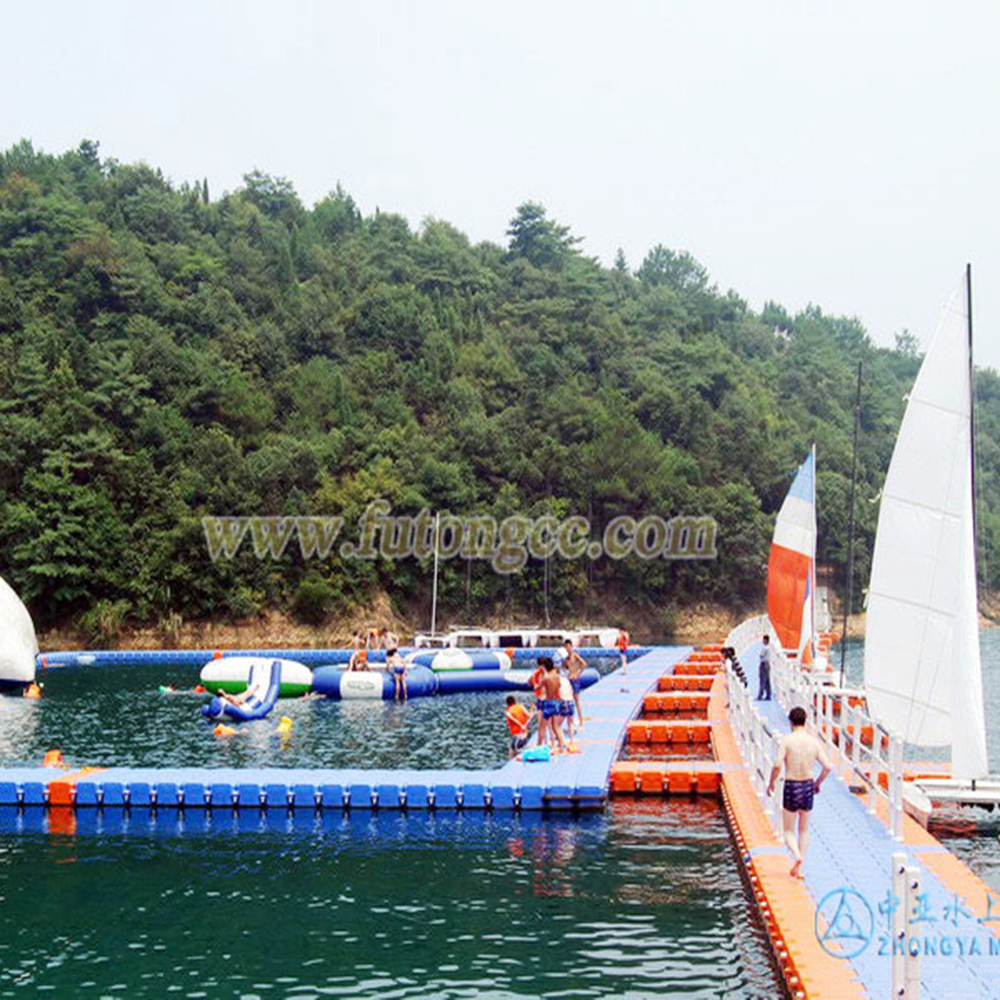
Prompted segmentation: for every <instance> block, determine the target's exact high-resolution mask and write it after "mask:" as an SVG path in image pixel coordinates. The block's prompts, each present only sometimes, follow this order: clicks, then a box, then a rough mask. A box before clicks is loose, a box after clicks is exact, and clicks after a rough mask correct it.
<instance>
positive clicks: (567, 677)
mask: <svg viewBox="0 0 1000 1000" xmlns="http://www.w3.org/2000/svg"><path fill="white" fill-rule="evenodd" d="M586 667H587V661H586V660H584V658H583V657H582V656H581V655H580V654H579V653H578V652H577V651H576V649H575V648H574V646H573V642H572V640H571V639H567V640H566V641H565V642H564V643H563V645H562V647H561V648H558V649H556V650H555V651H554V652H553V654H552V656H541V657H539V658H538V666H537V668H536V669H535V671H534V673H533V674H532V675H531V678H530V679H529V684H530V685H531V688H532V690H533V691H534V694H535V704H534V705H533V706H532V707H530V708H529V707H527V706H525V705H523V704H521V703H520V702H519V701H518V700H517V699H516V698H515V697H514V696H513V695H508V697H507V711H506V716H505V717H506V720H507V726H508V728H509V729H510V756H511V757H515V756H517V754H518V753H520V752H521V751H522V750H524V748H525V747H526V746H527V745H528V742H529V740H530V726H531V722H532V720H533V719H537V720H538V731H537V735H536V745H537V746H543V745H548V746H550V747H551V748H552V750H553V751H554V752H556V753H560V752H566V753H575V752H576V747H575V746H574V744H573V738H574V736H575V735H576V734H577V733H578V732H579V731H580V730H581V729H582V728H583V709H582V708H581V706H580V691H581V689H582V687H583V684H582V680H581V677H582V675H583V671H584V670H585V669H586Z"/></svg>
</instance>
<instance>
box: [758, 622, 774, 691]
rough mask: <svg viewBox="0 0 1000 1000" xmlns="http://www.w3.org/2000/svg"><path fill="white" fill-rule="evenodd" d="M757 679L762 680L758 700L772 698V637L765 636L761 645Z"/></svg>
mask: <svg viewBox="0 0 1000 1000" xmlns="http://www.w3.org/2000/svg"><path fill="white" fill-rule="evenodd" d="M757 679H758V681H759V682H760V683H759V685H758V688H757V700H758V701H770V700H771V637H770V636H769V635H765V636H764V644H763V645H762V646H761V647H760V663H759V665H758V671H757Z"/></svg>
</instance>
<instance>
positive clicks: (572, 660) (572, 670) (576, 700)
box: [563, 639, 587, 729]
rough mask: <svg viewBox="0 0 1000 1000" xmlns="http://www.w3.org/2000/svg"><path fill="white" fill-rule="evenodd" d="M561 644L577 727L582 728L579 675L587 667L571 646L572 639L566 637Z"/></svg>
mask: <svg viewBox="0 0 1000 1000" xmlns="http://www.w3.org/2000/svg"><path fill="white" fill-rule="evenodd" d="M563 645H564V646H565V647H566V659H565V661H564V663H565V666H566V671H567V673H568V674H569V683H570V686H571V687H572V688H573V704H574V705H575V706H576V717H577V719H578V720H579V723H578V726H577V728H578V729H582V728H583V709H582V708H581V707H580V690H581V688H582V687H583V684H582V682H581V680H580V676H581V674H582V673H583V672H584V670H586V669H587V661H586V660H585V659H584V658H583V657H582V656H581V655H580V654H579V653H578V652H577V651H576V650H575V649H574V648H573V640H572V639H567V640H566V641H565V642H564V643H563Z"/></svg>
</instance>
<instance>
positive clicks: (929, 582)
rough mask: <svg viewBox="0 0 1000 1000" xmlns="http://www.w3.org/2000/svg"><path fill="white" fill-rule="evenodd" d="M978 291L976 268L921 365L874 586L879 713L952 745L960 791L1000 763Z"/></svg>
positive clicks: (910, 733) (918, 739)
mask: <svg viewBox="0 0 1000 1000" xmlns="http://www.w3.org/2000/svg"><path fill="white" fill-rule="evenodd" d="M971 291H972V280H971V269H969V268H967V269H966V274H965V280H964V281H963V283H962V286H961V287H960V288H959V289H958V290H957V291H956V292H955V294H954V295H953V296H952V298H951V300H950V301H949V303H948V305H947V306H946V307H945V310H944V313H943V315H942V318H941V322H940V324H939V326H938V329H937V332H936V333H935V335H934V339H933V340H932V342H931V345H930V348H929V349H928V351H927V355H926V357H925V358H924V361H923V364H922V365H921V367H920V372H919V374H918V375H917V380H916V383H915V384H914V386H913V390H912V392H911V393H910V396H909V401H908V403H907V406H906V412H905V414H904V416H903V422H902V425H901V426H900V429H899V437H898V438H897V440H896V447H895V450H894V451H893V454H892V461H891V462H890V464H889V471H888V474H887V476H886V481H885V486H884V488H883V490H882V502H881V507H880V509H879V516H878V526H877V529H876V534H875V551H874V555H873V559H872V571H871V582H870V584H869V588H868V616H867V624H866V629H865V661H864V680H865V691H866V695H867V699H868V705H869V708H870V710H871V712H872V714H873V716H874V717H875V718H876V719H878V720H879V721H880V722H882V724H883V725H885V726H887V727H888V728H889V729H890V730H892V731H894V732H897V733H898V734H899V735H900V736H901V737H902V738H903V739H904V741H905V742H906V743H909V744H918V745H921V746H939V747H943V746H948V747H950V748H951V764H952V781H951V785H952V787H953V788H957V787H959V786H962V787H966V788H968V789H969V790H970V791H972V792H974V791H975V789H976V781H977V780H979V779H982V778H984V777H985V776H986V775H987V774H988V772H989V765H988V760H987V754H986V725H985V720H984V714H983V685H982V665H981V662H980V653H979V618H978V599H977V583H976V532H975V450H974V449H975V386H974V382H973V378H974V370H973V365H972V310H971V299H972V295H971ZM921 785H922V787H924V788H925V789H927V784H926V783H921ZM927 790H928V791H929V794H930V795H931V798H932V799H937V798H938V796H937V795H936V794H934V792H933V791H930V790H929V789H927ZM952 801H970V799H969V798H968V795H967V794H966V795H965V796H964V797H963V796H961V795H959V796H956V797H954V798H952Z"/></svg>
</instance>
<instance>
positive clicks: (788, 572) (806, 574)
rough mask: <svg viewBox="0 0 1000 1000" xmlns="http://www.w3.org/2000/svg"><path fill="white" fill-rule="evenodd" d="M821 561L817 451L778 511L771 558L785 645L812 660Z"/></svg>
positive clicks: (770, 587)
mask: <svg viewBox="0 0 1000 1000" xmlns="http://www.w3.org/2000/svg"><path fill="white" fill-rule="evenodd" d="M815 563H816V453H815V450H814V451H812V452H810V454H809V457H808V458H807V459H806V460H805V461H804V462H803V463H802V464H801V465H800V466H799V470H798V472H797V473H796V474H795V480H794V481H793V483H792V487H791V489H790V490H789V491H788V496H786V497H785V502H784V503H783V504H782V505H781V510H780V511H778V520H777V522H776V523H775V525H774V538H773V540H772V542H771V555H770V557H769V558H768V561H767V616H768V618H770V619H771V624H772V625H773V626H774V630H775V632H776V633H777V636H778V642H779V643H780V644H781V646H782V648H783V649H786V650H793V651H795V652H796V653H797V654H798V655H799V656H800V657H801V658H802V660H801V662H804V663H809V662H811V660H812V656H811V650H812V632H813V623H812V603H813V595H814V593H815V589H816V588H815Z"/></svg>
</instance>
